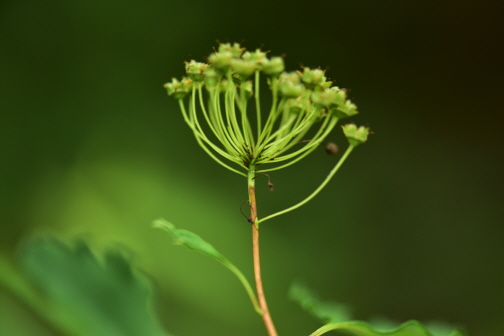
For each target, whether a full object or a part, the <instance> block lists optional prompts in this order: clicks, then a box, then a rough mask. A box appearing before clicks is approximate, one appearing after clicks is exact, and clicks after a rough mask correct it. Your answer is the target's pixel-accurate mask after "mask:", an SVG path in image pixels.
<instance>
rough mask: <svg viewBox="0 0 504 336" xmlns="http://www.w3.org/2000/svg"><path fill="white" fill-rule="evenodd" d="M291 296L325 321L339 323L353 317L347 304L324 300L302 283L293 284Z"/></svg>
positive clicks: (305, 308)
mask: <svg viewBox="0 0 504 336" xmlns="http://www.w3.org/2000/svg"><path fill="white" fill-rule="evenodd" d="M289 297H290V298H291V299H292V300H294V301H296V302H297V303H299V305H300V306H301V307H302V308H303V309H304V310H305V311H307V312H309V313H311V314H312V315H313V316H315V317H316V318H318V319H320V320H322V321H323V322H325V323H337V322H342V321H348V320H349V319H351V314H350V310H349V309H348V307H347V306H346V305H344V304H341V303H337V302H330V301H322V300H320V299H319V298H318V297H317V295H316V294H315V293H314V292H313V291H311V290H310V289H309V288H308V287H306V286H304V285H302V284H300V283H294V284H292V285H291V287H290V289H289Z"/></svg>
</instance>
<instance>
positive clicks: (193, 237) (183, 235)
mask: <svg viewBox="0 0 504 336" xmlns="http://www.w3.org/2000/svg"><path fill="white" fill-rule="evenodd" d="M152 225H153V226H154V227H155V228H160V229H163V230H165V231H167V232H168V233H169V234H170V236H171V237H172V239H173V241H174V243H175V244H177V245H184V246H185V247H187V248H188V249H190V250H193V251H198V252H201V253H203V254H205V255H207V256H209V257H212V258H214V259H216V260H217V261H219V262H220V263H221V264H223V265H224V266H225V267H227V268H228V269H229V270H230V271H231V272H233V274H234V275H236V277H237V278H238V280H240V282H241V283H242V285H243V287H244V288H245V290H246V291H247V294H248V296H249V298H250V301H251V302H252V305H253V306H254V309H255V311H256V312H257V313H258V314H259V315H262V314H263V312H262V310H261V308H260V307H259V303H258V302H257V297H256V295H255V293H254V291H253V290H252V287H251V286H250V283H249V282H248V280H247V278H245V276H244V275H243V273H242V272H241V271H240V270H239V269H238V268H237V267H236V266H235V265H233V263H231V262H230V261H229V260H228V259H227V258H226V257H224V256H223V255H222V254H220V253H219V252H218V251H217V250H216V249H215V248H214V247H213V246H212V245H210V244H209V243H207V242H206V241H204V240H203V239H201V237H200V236H198V235H197V234H195V233H192V232H190V231H187V230H183V229H177V228H176V227H175V225H173V224H172V223H170V222H168V221H166V220H164V219H157V220H155V221H154V222H153V223H152Z"/></svg>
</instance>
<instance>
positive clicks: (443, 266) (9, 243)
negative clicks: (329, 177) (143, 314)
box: [0, 0, 504, 336]
mask: <svg viewBox="0 0 504 336" xmlns="http://www.w3.org/2000/svg"><path fill="white" fill-rule="evenodd" d="M502 9H503V5H502V2H501V1H488V0H483V1H460V0H457V1H434V0H429V1H398V0H395V1H394V0H383V1H356V0H353V1H337V0H334V1H306V2H302V1H300V2H298V3H297V4H294V3H293V2H292V1H275V2H270V1H249V2H240V1H235V2H231V1H229V2H227V1H160V0H158V1H155V0H149V1H85V2H84V1H62V0H61V1H55V0H52V1H33V0H32V1H4V2H2V4H1V5H0V43H1V46H0V77H1V80H0V85H1V87H0V95H1V100H0V113H1V115H0V118H1V119H0V160H1V162H0V216H1V217H0V221H1V222H0V225H1V234H0V243H1V248H2V250H4V251H5V250H8V251H12V250H13V249H14V248H15V246H17V244H18V242H19V241H20V239H22V237H25V236H27V235H30V234H31V233H32V232H33V231H42V232H53V233H56V234H57V235H59V236H64V237H73V236H85V237H88V238H89V239H90V240H91V241H93V242H94V243H95V244H98V245H110V244H121V245H125V246H127V247H129V248H130V249H131V250H132V251H133V252H134V254H136V256H137V257H136V260H137V262H138V265H139V267H141V268H142V269H143V270H144V271H145V272H147V273H148V274H150V275H151V277H152V280H153V281H154V283H155V285H156V288H157V290H156V305H157V311H158V314H159V316H160V317H161V319H162V320H163V323H164V324H165V326H166V329H167V330H169V331H170V332H173V333H174V334H176V335H181V336H182V335H254V336H256V335H263V334H264V331H263V326H262V322H261V320H260V318H259V317H257V315H256V314H255V313H254V311H253V309H252V308H251V305H250V303H249V302H248V298H247V296H246V294H245V292H244V291H243V289H242V288H241V287H240V284H239V282H238V281H237V280H236V279H235V278H234V277H233V276H232V275H231V273H229V272H228V271H227V270H225V269H223V268H222V267H221V266H220V265H218V264H217V263H215V262H214V261H211V260H207V259H206V258H204V257H203V256H201V255H198V254H194V253H190V252H188V251H186V250H184V249H182V248H180V247H175V246H172V245H171V243H170V241H169V238H168V236H167V235H166V234H164V233H163V232H161V231H156V230H154V229H152V228H151V227H150V222H151V221H152V220H153V219H155V218H157V217H165V218H167V219H169V220H170V221H172V222H173V223H175V224H176V225H177V226H178V227H180V228H185V229H189V230H192V231H195V232H197V233H198V234H200V235H201V236H202V237H203V238H205V239H207V240H208V241H210V242H211V243H212V244H214V246H216V247H217V248H218V249H219V250H220V251H221V252H222V253H223V254H225V255H227V256H228V257H229V258H230V259H231V260H232V261H234V262H235V263H236V264H237V265H238V266H239V267H240V268H241V269H242V270H244V271H245V273H246V274H247V275H248V276H249V277H251V256H250V237H249V234H250V232H249V231H250V229H249V226H248V223H247V222H246V221H245V219H244V218H243V216H242V215H241V214H240V212H239V205H240V203H241V202H242V201H243V200H245V199H246V198H247V195H246V182H245V179H243V178H242V177H240V176H238V175H236V174H232V173H230V172H228V171H227V170H225V169H223V168H221V167H220V166H218V165H217V164H216V163H214V162H213V161H212V160H211V159H210V158H209V157H208V156H207V155H206V154H204V152H203V151H202V150H201V149H200V148H199V147H198V146H197V144H196V142H195V140H194V138H193V136H192V134H191V132H190V130H189V129H188V127H187V126H186V125H185V123H184V122H183V120H182V116H181V114H180V112H179V110H178V108H177V104H176V102H175V101H174V100H172V99H171V98H168V97H167V96H166V92H165V90H164V89H163V87H162V85H163V84H164V83H165V82H167V81H169V80H170V79H171V78H172V77H181V76H182V75H183V74H184V66H183V61H188V60H190V59H191V58H195V59H196V60H199V61H203V60H204V57H205V56H207V55H208V54H210V53H211V52H212V47H216V46H217V45H218V44H217V42H216V40H219V41H223V42H228V41H229V42H234V41H238V42H243V44H244V46H245V47H247V48H249V49H255V48H257V47H260V46H262V47H263V49H264V50H271V55H285V56H286V58H285V61H286V66H287V70H297V69H299V66H300V65H304V66H310V67H317V66H320V67H322V68H324V69H328V71H327V76H328V77H330V78H331V79H335V80H336V84H337V85H339V86H341V87H346V88H349V89H350V95H351V96H352V97H353V98H354V101H355V102H356V103H357V105H358V106H359V110H360V112H361V114H360V115H359V116H357V117H356V118H353V120H354V121H355V122H356V123H358V124H365V125H369V126H370V127H371V129H372V130H373V131H374V133H375V134H374V135H373V136H371V137H370V139H369V141H368V143H367V144H365V145H363V146H361V147H359V148H358V149H357V150H356V151H355V153H354V154H352V155H351V156H350V158H349V160H348V161H347V163H346V164H345V165H344V166H343V168H342V169H341V171H340V172H339V173H338V174H337V175H336V177H335V178H334V180H333V181H331V183H330V185H329V186H328V187H327V188H326V189H325V190H324V191H323V192H322V193H321V194H320V195H318V196H317V198H316V199H315V200H313V201H312V202H311V203H309V204H308V205H306V206H304V207H302V208H300V209H298V210H296V211H295V212H292V213H289V214H287V215H284V216H282V217H279V218H276V219H274V220H271V221H269V222H266V223H265V224H264V227H262V230H261V232H262V254H263V263H264V265H263V272H264V282H265V289H266V293H267V295H268V298H269V304H270V309H271V312H272V315H273V318H274V319H275V321H276V324H277V327H278V329H279V332H280V334H283V335H308V334H309V333H310V332H312V331H313V330H315V329H316V328H317V327H318V326H319V323H318V322H317V321H315V320H314V319H312V318H311V317H310V316H308V315H306V314H304V313H303V312H301V310H300V309H299V308H298V307H297V306H296V305H295V304H294V303H292V302H290V301H289V300H288V299H287V290H288V287H289V284H290V283H291V281H292V280H293V279H302V280H304V281H305V282H306V283H307V284H309V285H310V286H312V287H313V288H315V289H316V290H317V291H318V292H319V293H320V295H321V296H322V297H325V298H328V299H332V300H337V301H340V302H344V303H348V304H349V305H350V306H351V307H352V309H353V311H354V313H355V317H356V318H358V319H364V320H370V319H373V318H374V317H376V316H385V317H388V318H391V319H394V320H396V321H399V322H402V321H404V320H407V319H418V320H420V321H423V322H426V321H432V320H444V321H448V322H451V323H454V324H457V325H461V326H464V327H466V329H467V330H468V331H469V333H470V334H471V335H473V336H476V335H485V336H497V335H502V332H503V331H502V330H503V329H504V326H502V319H503V316H504V269H503V260H504V258H503V257H504V244H503V237H504V228H503V224H504V216H503V206H504V203H503V185H504V183H503V182H504V181H503V178H502V145H503V144H504V136H503V134H502V121H503V112H504V111H503V108H502V92H503V89H504V86H503V84H502V81H503V79H502V77H503V72H502V60H503V59H504V55H503V52H502V36H503V35H502V33H503V30H502V14H503V10H502ZM339 133H340V131H339V130H338V129H336V131H335V132H334V135H332V136H331V137H330V138H331V139H332V140H336V141H337V142H338V143H339V144H340V146H341V147H343V146H344V140H343V139H342V138H341V136H340V134H339ZM336 160H337V159H336V158H334V157H329V156H327V155H325V153H324V152H323V150H322V149H321V150H318V151H315V152H314V153H313V154H311V155H310V156H309V157H308V158H307V159H305V160H304V161H302V162H300V163H298V164H296V165H294V166H292V167H290V168H287V169H285V170H282V171H276V172H273V173H272V174H271V176H272V179H273V183H275V187H276V190H275V191H274V193H269V191H268V190H267V186H266V181H260V182H264V186H263V188H262V186H261V183H259V189H260V190H259V194H258V202H259V203H258V205H259V215H262V216H265V215H267V214H270V213H272V212H275V211H278V210H281V209H283V208H285V207H288V206H290V205H292V204H294V203H296V202H297V201H299V200H301V199H303V198H304V197H305V196H307V195H308V194H309V193H310V192H311V191H312V190H313V189H314V188H315V187H316V186H318V184H319V183H320V182H321V181H322V180H323V178H324V177H325V175H326V174H327V172H328V171H329V170H330V169H331V168H332V166H333V165H334V163H335V161H336ZM0 298H1V300H2V302H1V306H0V316H1V318H0V322H1V323H0V325H3V328H4V330H3V331H4V332H6V331H5V330H10V331H9V335H50V333H48V331H44V327H42V326H40V325H39V324H38V323H37V320H36V319H35V318H34V317H33V316H31V315H30V314H29V313H27V312H26V311H25V310H24V308H23V307H22V306H20V305H19V304H17V303H16V302H13V301H12V299H9V297H7V296H5V295H1V296H0ZM7 321H8V322H7ZM9 328H11V329H9ZM0 332H1V330H0Z"/></svg>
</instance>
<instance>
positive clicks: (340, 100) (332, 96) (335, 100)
mask: <svg viewBox="0 0 504 336" xmlns="http://www.w3.org/2000/svg"><path fill="white" fill-rule="evenodd" d="M311 99H312V101H313V103H314V104H315V105H316V106H318V107H326V108H328V109H330V110H334V109H337V108H338V107H340V106H342V105H344V104H345V99H346V91H345V90H344V89H340V88H338V87H337V86H333V87H331V88H329V89H326V90H324V91H320V90H316V91H313V93H312V95H311Z"/></svg>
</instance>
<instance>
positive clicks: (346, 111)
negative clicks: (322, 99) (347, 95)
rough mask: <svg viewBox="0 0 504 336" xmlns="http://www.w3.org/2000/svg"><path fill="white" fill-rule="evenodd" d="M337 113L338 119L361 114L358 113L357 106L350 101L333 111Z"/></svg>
mask: <svg viewBox="0 0 504 336" xmlns="http://www.w3.org/2000/svg"><path fill="white" fill-rule="evenodd" d="M331 111H332V112H334V113H335V115H336V117H338V118H339V119H342V118H346V117H351V116H353V115H355V114H357V113H359V112H357V106H356V105H355V104H354V103H352V102H351V101H350V100H347V101H345V103H344V104H343V105H340V106H338V107H337V108H335V109H331Z"/></svg>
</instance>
